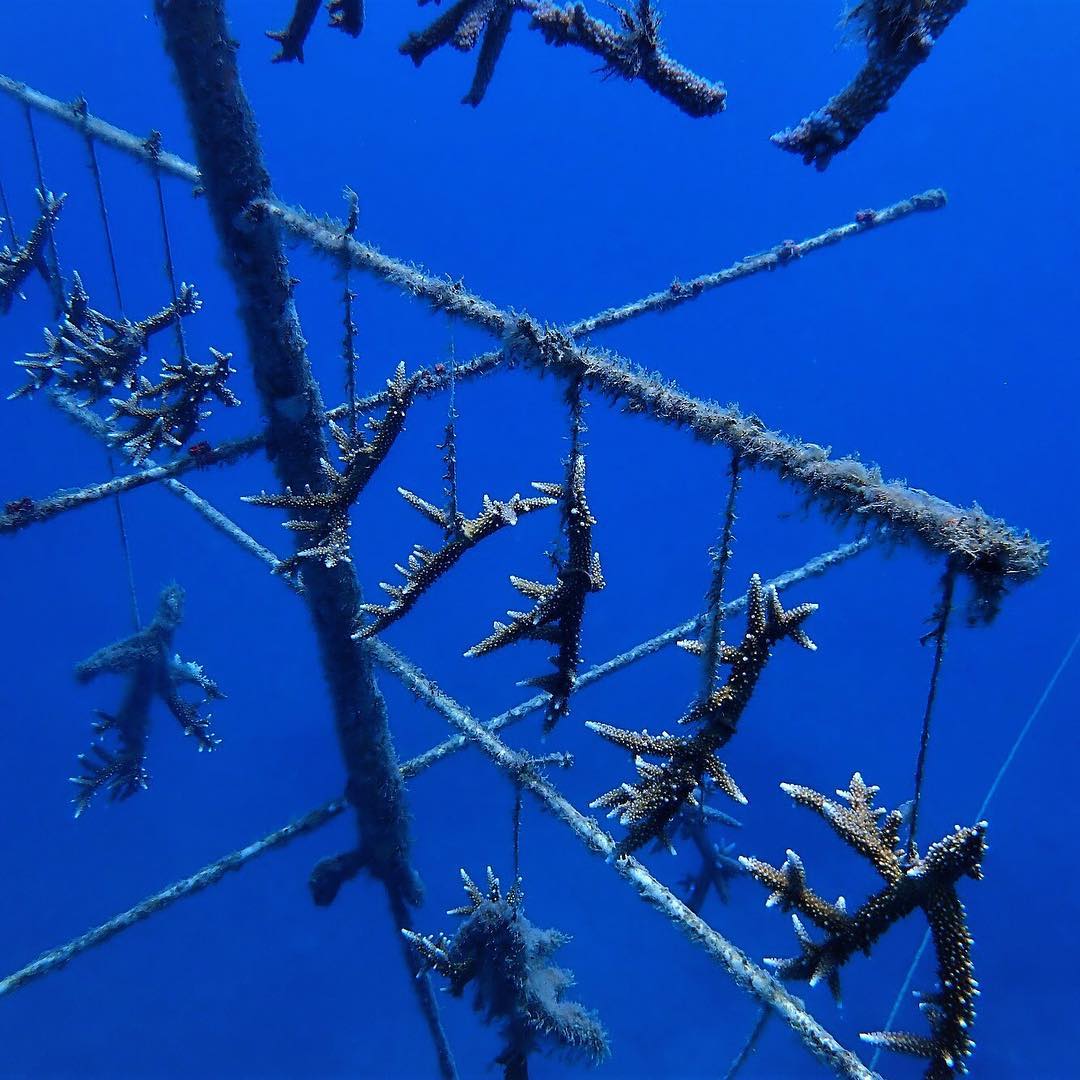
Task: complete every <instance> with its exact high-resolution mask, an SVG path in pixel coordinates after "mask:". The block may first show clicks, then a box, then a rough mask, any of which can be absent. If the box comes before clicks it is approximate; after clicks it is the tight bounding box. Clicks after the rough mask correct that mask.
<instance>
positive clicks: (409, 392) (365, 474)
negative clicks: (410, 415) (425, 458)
mask: <svg viewBox="0 0 1080 1080" xmlns="http://www.w3.org/2000/svg"><path fill="white" fill-rule="evenodd" d="M416 385H417V383H416V378H415V377H412V378H410V377H407V376H406V374H405V363H404V361H402V363H400V364H399V365H398V367H397V370H396V371H395V372H394V377H393V378H392V379H387V381H386V386H387V389H388V391H389V394H390V397H389V401H388V402H387V405H386V410H385V411H384V413H383V415H382V416H380V417H373V418H372V419H371V420H369V421H368V425H367V426H368V431H369V432H370V435H365V434H364V433H363V432H362V431H360V432H350V431H346V430H345V428H343V427H341V425H340V424H337V423H335V422H334V421H333V420H331V421H329V424H330V433H331V434H332V435H333V437H334V441H335V442H336V443H337V446H338V452H339V454H340V456H341V463H342V468H341V469H337V468H335V467H334V466H333V465H332V464H331V463H330V462H329V461H327V460H326V459H325V458H323V459H322V460H321V462H320V465H321V468H322V473H323V477H322V480H323V484H322V486H321V487H320V488H319V489H313V488H312V486H311V485H310V484H308V485H307V486H306V487H305V489H304V491H303V493H297V492H294V491H293V490H292V489H291V488H288V487H287V488H286V489H285V492H284V493H283V494H281V495H273V494H267V493H266V492H265V491H264V492H262V494H260V495H248V496H245V497H244V502H249V503H252V504H253V505H254V506H268V507H275V508H278V509H282V510H292V511H295V512H296V513H297V514H298V515H303V516H297V517H294V518H293V519H292V520H291V521H287V522H285V527H286V528H287V529H292V530H293V531H294V532H299V533H304V534H307V535H308V539H307V540H306V542H305V543H303V544H302V545H300V546H299V550H298V551H297V552H296V553H295V554H293V555H291V556H289V558H287V559H282V560H281V562H280V563H279V564H278V566H277V572H278V573H284V574H287V573H291V572H292V571H294V570H296V569H297V568H298V567H299V566H300V565H301V564H302V563H303V562H304V560H305V559H318V560H320V561H321V562H322V563H323V565H324V566H326V567H327V568H328V569H331V568H333V567H335V566H337V565H339V564H340V563H348V562H350V561H351V557H350V554H349V548H350V544H351V539H350V534H349V530H350V528H351V522H350V520H349V510H350V508H351V507H352V505H353V503H355V502H356V500H357V499H358V498H359V497H360V495H361V493H362V492H363V490H364V488H365V487H367V485H368V482H369V481H370V480H371V478H372V477H373V476H374V475H375V471H376V470H377V469H378V467H379V466H380V465H381V464H382V463H383V461H384V460H385V458H386V455H387V454H389V453H390V450H391V449H392V448H393V445H394V442H395V441H396V440H397V437H398V436H399V435H400V434H401V432H402V431H403V430H404V427H405V415H406V413H407V412H408V410H409V407H410V405H412V403H413V400H414V398H415V396H416Z"/></svg>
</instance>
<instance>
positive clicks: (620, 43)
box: [532, 0, 727, 118]
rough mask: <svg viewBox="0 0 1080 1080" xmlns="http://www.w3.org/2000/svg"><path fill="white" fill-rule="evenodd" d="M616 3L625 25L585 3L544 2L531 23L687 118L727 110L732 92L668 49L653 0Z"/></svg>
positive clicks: (550, 40) (554, 41) (549, 39)
mask: <svg viewBox="0 0 1080 1080" xmlns="http://www.w3.org/2000/svg"><path fill="white" fill-rule="evenodd" d="M610 6H612V7H614V9H615V12H616V14H617V15H618V18H619V23H620V28H619V29H616V28H615V27H613V26H610V25H609V24H608V23H604V22H601V21H600V20H598V19H594V18H592V17H591V16H590V15H589V14H588V12H586V10H585V5H584V4H582V3H569V4H567V5H566V6H565V7H559V6H558V5H557V4H551V3H541V4H539V5H537V6H536V7H535V8H534V9H533V12H532V25H533V26H534V27H536V28H537V29H539V30H540V31H541V32H542V33H543V35H544V40H545V41H547V42H548V44H549V45H577V46H579V47H581V48H583V49H585V50H586V51H587V52H590V53H592V54H593V55H594V56H598V57H600V59H601V60H603V61H604V67H603V69H602V70H603V72H604V74H605V75H617V76H619V77H620V78H623V79H627V80H634V79H640V80H641V81H642V82H643V83H644V84H645V85H646V86H647V87H648V88H649V89H650V90H652V91H654V92H655V93H657V94H659V95H660V96H661V97H665V98H667V99H668V101H670V102H671V103H672V104H673V105H675V106H677V107H678V108H679V109H681V110H682V111H683V112H684V113H686V114H687V116H692V117H698V118H700V117H705V116H714V115H716V114H717V113H719V112H723V111H724V107H725V103H726V101H727V91H726V90H725V89H724V86H723V84H722V83H713V82H709V80H707V79H703V78H702V77H701V76H700V75H695V74H694V72H692V71H690V70H688V69H687V68H685V67H683V66H682V64H680V63H678V62H677V61H675V60H673V59H672V58H671V57H670V56H668V55H667V53H665V52H664V46H663V41H662V40H661V38H660V22H661V19H660V15H659V13H658V12H657V11H656V9H655V8H654V7H653V6H652V3H651V2H650V0H633V3H632V4H628V5H627V6H626V7H615V5H613V4H612V5H610Z"/></svg>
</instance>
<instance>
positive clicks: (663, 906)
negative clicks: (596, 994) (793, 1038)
mask: <svg viewBox="0 0 1080 1080" xmlns="http://www.w3.org/2000/svg"><path fill="white" fill-rule="evenodd" d="M370 648H371V650H372V655H373V656H374V657H375V659H376V660H378V662H379V664H380V665H382V666H383V667H384V668H386V669H387V670H388V671H390V672H392V673H393V674H394V675H396V676H397V677H398V679H400V680H401V682H402V683H403V684H404V685H405V686H406V687H407V688H408V689H409V690H411V691H412V692H413V693H414V694H416V695H417V696H418V697H420V698H422V699H423V700H424V701H425V702H426V703H427V704H428V705H429V706H430V707H431V708H432V709H434V710H435V711H436V712H438V713H440V714H441V715H442V716H444V717H445V718H446V719H447V720H449V721H450V723H451V724H452V725H453V726H454V727H455V728H457V730H458V731H459V732H460V733H461V734H462V735H463V736H465V738H467V739H468V740H469V741H470V742H473V743H475V744H476V746H478V747H479V748H480V749H481V750H482V751H483V752H484V753H485V754H487V756H488V757H489V758H491V760H492V761H493V762H495V764H496V765H498V767H499V768H500V769H501V770H502V771H503V772H505V773H507V775H509V776H510V777H511V778H512V779H513V780H514V781H515V783H519V784H520V785H521V786H522V788H524V789H526V790H528V791H530V792H531V793H532V794H533V795H534V796H535V797H536V798H537V799H538V800H539V801H540V802H541V803H542V804H543V805H544V807H545V808H546V809H547V810H548V811H549V812H550V813H551V814H552V815H553V816H554V817H556V818H558V820H559V821H561V822H562V823H563V824H564V825H566V826H568V827H569V828H570V830H571V831H572V832H573V833H574V835H575V836H577V838H578V839H579V840H580V841H581V842H582V843H583V844H584V845H585V847H586V848H587V849H588V850H589V851H591V852H593V853H594V854H596V855H599V856H601V857H602V858H603V859H604V860H605V861H606V862H607V864H608V865H609V866H611V867H612V869H613V870H615V872H616V873H617V874H618V875H619V876H620V877H622V878H623V879H624V880H626V881H628V882H629V883H630V884H631V885H633V887H634V888H635V890H636V891H637V893H638V895H640V896H641V898H642V899H643V900H645V901H646V903H648V904H649V905H650V906H652V907H654V908H656V909H657V910H658V911H660V912H661V913H662V914H663V915H665V916H666V917H667V918H668V919H670V920H671V922H673V923H674V924H675V925H676V926H677V927H678V928H679V929H680V930H681V931H682V932H683V933H684V934H685V935H686V936H687V937H688V938H689V939H690V940H691V941H692V942H693V943H694V944H695V945H698V946H699V947H701V948H703V949H704V950H705V952H706V953H707V954H708V955H709V957H711V958H712V959H713V960H715V961H716V962H717V963H718V964H720V966H721V967H722V968H723V969H724V971H725V972H727V974H728V975H729V976H730V977H731V978H732V979H733V980H734V982H735V984H736V985H737V986H738V987H739V988H740V989H742V990H745V991H746V992H747V993H749V994H751V995H753V996H754V997H755V998H757V999H758V1000H759V1001H761V1002H763V1003H766V1004H768V1005H769V1006H770V1007H771V1008H772V1009H773V1010H775V1012H776V1014H777V1015H778V1016H779V1017H780V1018H781V1019H782V1020H783V1021H784V1022H785V1023H786V1024H787V1025H788V1026H789V1027H790V1028H791V1029H792V1030H793V1031H794V1032H795V1034H796V1035H797V1036H798V1037H799V1039H800V1040H801V1041H802V1043H803V1045H804V1046H806V1047H807V1049H808V1050H810V1051H811V1052H812V1053H813V1054H814V1055H815V1056H816V1057H818V1058H820V1059H821V1060H822V1061H824V1062H826V1063H827V1064H828V1065H829V1066H830V1067H831V1068H832V1069H833V1070H834V1071H835V1072H836V1073H837V1075H839V1076H845V1077H850V1078H852V1080H871V1078H873V1077H876V1075H877V1074H876V1073H874V1072H872V1071H871V1070H870V1069H868V1068H867V1067H866V1066H865V1065H863V1064H862V1062H861V1061H859V1059H858V1058H857V1057H856V1056H855V1055H854V1054H853V1053H852V1052H851V1051H850V1050H846V1049H845V1048H844V1047H842V1046H841V1045H840V1044H839V1043H838V1042H837V1041H836V1039H834V1038H833V1036H832V1035H830V1034H829V1032H828V1031H826V1030H825V1029H824V1028H823V1027H822V1026H821V1025H820V1024H819V1023H818V1022H817V1020H815V1019H814V1018H813V1017H812V1016H811V1015H810V1014H809V1013H808V1012H807V1011H806V1009H805V1008H804V1007H803V1005H802V1003H801V1002H800V1001H799V1000H798V999H797V998H795V997H793V996H792V995H791V994H790V993H788V991H787V990H786V989H785V988H784V986H783V984H782V983H780V982H779V981H778V980H777V979H775V978H774V977H773V976H771V975H770V974H769V973H768V972H767V971H765V970H764V969H762V968H759V967H758V966H757V965H756V964H754V963H753V961H751V960H750V959H749V957H747V956H746V954H745V953H743V951H742V950H741V949H739V948H738V947H737V946H735V945H733V944H732V943H731V942H730V941H728V940H727V939H726V938H725V937H723V935H721V934H719V933H718V932H717V931H716V930H714V929H713V928H712V927H711V926H709V925H708V923H706V922H705V921H704V919H702V918H701V917H700V916H698V915H696V914H695V913H694V912H693V911H691V910H690V909H689V908H688V907H687V906H686V905H685V904H684V903H682V901H680V900H679V899H678V897H676V896H675V894H674V893H672V892H671V891H670V890H669V889H668V888H667V887H666V886H664V885H662V884H661V883H660V882H659V881H657V880H656V878H654V877H653V876H652V874H650V873H649V871H648V870H646V869H645V867H644V866H642V864H641V863H639V862H638V861H637V860H636V859H634V858H633V857H632V856H626V855H620V853H619V850H618V845H617V844H616V843H615V841H614V840H613V839H612V838H611V837H610V836H609V835H608V834H607V833H606V832H604V830H603V829H602V828H600V826H599V825H598V824H597V823H596V822H595V821H594V820H593V819H592V818H587V817H586V816H585V815H584V814H582V813H581V812H580V811H579V810H577V809H576V808H575V807H574V806H573V805H572V804H571V803H570V802H569V801H568V800H567V799H566V798H565V797H564V796H563V795H561V794H560V793H559V792H558V790H557V789H556V788H555V787H554V786H553V785H552V784H551V783H549V782H548V781H547V780H546V779H545V778H544V777H543V776H542V775H540V773H539V771H538V770H536V769H535V768H533V767H532V765H531V763H530V759H529V758H527V757H525V756H524V755H522V754H519V753H516V752H515V751H513V750H511V749H510V748H509V747H508V746H507V745H506V744H505V743H503V742H502V741H500V740H499V738H498V737H497V736H496V735H495V734H494V733H493V732H492V731H491V730H490V728H489V727H487V726H486V725H484V724H481V723H480V722H479V721H478V720H476V719H475V718H474V717H473V716H471V715H470V714H469V713H468V712H467V711H466V710H465V709H464V708H462V706H460V705H459V704H458V703H457V702H456V701H454V700H453V699H452V698H451V697H450V696H449V695H448V694H446V693H445V692H443V691H442V690H440V689H439V688H438V687H437V686H436V685H435V684H434V683H433V682H431V680H430V679H428V678H427V677H426V676H425V675H424V674H423V673H422V672H420V671H419V670H418V669H417V668H415V667H414V666H413V665H412V664H411V663H410V662H409V661H408V660H406V659H405V658H404V657H402V656H400V655H399V654H398V653H396V652H395V651H394V650H393V649H391V648H390V646H388V645H386V644H385V643H384V642H381V641H378V640H376V641H372V642H371V643H370Z"/></svg>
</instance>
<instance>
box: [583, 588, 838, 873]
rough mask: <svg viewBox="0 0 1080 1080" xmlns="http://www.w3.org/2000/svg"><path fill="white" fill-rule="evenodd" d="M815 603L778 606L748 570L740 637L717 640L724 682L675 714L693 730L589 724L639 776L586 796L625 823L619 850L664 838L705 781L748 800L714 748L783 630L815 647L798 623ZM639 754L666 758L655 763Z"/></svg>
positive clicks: (695, 645) (724, 738)
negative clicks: (653, 731) (625, 754)
mask: <svg viewBox="0 0 1080 1080" xmlns="http://www.w3.org/2000/svg"><path fill="white" fill-rule="evenodd" d="M816 609H817V605H816V604H800V605H799V606H798V607H795V608H792V609H791V610H790V611H784V609H783V607H782V606H781V604H780V598H779V597H778V596H777V594H776V590H775V589H773V588H771V587H770V588H769V589H768V590H766V589H763V588H762V585H761V579H760V578H759V577H758V576H757V574H755V575H754V576H753V577H752V578H751V579H750V590H749V593H748V599H747V609H746V633H745V634H744V635H743V640H742V642H741V644H739V645H738V646H737V647H735V646H731V645H725V644H721V646H720V653H719V657H720V662H721V663H723V664H726V665H728V666H729V667H730V669H731V671H730V673H729V674H728V677H727V680H726V682H725V683H724V684H723V685H722V686H720V687H717V688H716V689H714V690H712V691H711V692H710V693H709V694H708V695H707V696H700V697H698V698H696V699H695V700H694V702H693V703H692V704H691V705H690V707H689V709H688V710H687V711H686V713H685V714H684V715H683V717H682V718H681V720H680V721H679V723H681V724H699V725H700V727H699V728H698V730H697V731H695V733H694V734H693V735H670V734H668V732H666V731H665V732H662V733H661V734H659V735H650V734H649V732H648V731H647V730H646V731H642V732H636V731H626V730H623V729H622V728H616V727H612V726H610V725H609V724H598V723H590V724H589V725H588V726H589V727H590V728H592V730H593V731H595V732H596V733H597V734H598V735H601V736H602V737H603V738H605V739H607V740H608V741H609V742H612V743H614V744H615V745H616V746H620V747H622V748H623V749H624V750H629V751H630V753H631V754H633V755H634V764H635V765H636V766H637V771H638V775H639V776H640V779H639V780H638V781H637V782H636V783H634V784H629V783H624V784H620V785H619V786H618V787H616V788H613V789H612V790H611V791H608V792H605V794H603V795H601V796H600V797H599V798H598V799H596V800H594V801H593V803H592V806H594V807H598V808H602V809H605V810H608V811H609V816H610V817H618V819H619V821H620V822H621V823H622V824H623V825H626V826H628V828H629V832H628V833H627V835H626V836H625V837H624V839H623V840H622V841H621V842H620V844H619V850H620V852H621V853H623V854H628V853H630V852H633V851H636V850H637V849H638V848H640V847H641V846H642V845H643V844H645V843H647V842H649V841H650V840H657V841H661V842H663V843H666V844H670V839H671V826H672V823H673V822H674V821H675V819H676V816H677V815H678V814H679V812H680V811H681V809H682V808H683V807H684V806H686V805H687V804H689V805H690V806H691V807H694V806H697V805H698V799H697V797H696V795H695V791H696V790H697V789H699V788H700V787H701V786H702V784H704V783H705V782H706V781H711V782H712V783H713V784H714V785H715V786H716V787H717V788H719V789H720V790H721V791H722V792H724V794H725V795H727V796H728V797H729V798H732V799H734V800H735V801H736V802H740V803H745V802H746V801H747V800H746V796H745V795H743V793H742V792H741V791H740V790H739V787H738V785H737V784H736V783H735V781H734V780H733V779H732V778H731V775H730V774H729V773H728V770H727V766H726V765H725V764H724V762H723V761H721V760H720V758H719V757H718V755H717V751H718V750H720V749H721V748H722V747H723V746H724V745H726V743H727V742H728V740H729V739H730V738H731V737H732V735H734V734H735V730H736V727H737V726H738V722H739V719H740V717H741V716H742V714H743V711H744V710H745V708H746V706H747V705H748V704H749V702H750V697H751V695H752V694H753V692H754V688H755V687H756V686H757V682H758V679H759V678H760V677H761V673H762V672H763V671H764V669H765V665H766V664H767V663H768V661H769V657H770V656H771V654H772V647H773V645H775V644H776V643H777V642H778V641H780V640H782V639H783V638H787V637H789V638H791V639H792V640H793V641H794V642H795V643H796V644H798V645H801V646H802V647H803V648H806V649H814V648H815V646H814V643H813V642H812V641H811V640H810V639H809V638H808V637H807V636H806V633H805V632H804V631H803V629H802V623H803V622H804V621H805V620H806V619H807V618H808V617H809V616H810V614H811V613H812V612H814V611H815V610H816ZM680 644H681V645H683V646H684V647H685V648H686V649H687V650H688V651H690V652H692V653H694V654H696V655H700V653H701V652H702V651H703V650H704V646H702V645H701V644H700V643H699V642H680ZM643 755H647V756H649V757H660V758H666V759H667V760H665V761H664V762H662V763H661V764H659V765H655V764H653V763H652V762H649V761H646V760H645V758H644V756H643Z"/></svg>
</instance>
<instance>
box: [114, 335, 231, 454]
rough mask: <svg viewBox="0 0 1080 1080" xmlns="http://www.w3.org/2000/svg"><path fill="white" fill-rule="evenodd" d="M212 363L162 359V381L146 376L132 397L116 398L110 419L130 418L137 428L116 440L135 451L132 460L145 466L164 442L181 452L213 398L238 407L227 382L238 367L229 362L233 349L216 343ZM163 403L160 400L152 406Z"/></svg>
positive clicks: (127, 430)
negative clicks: (219, 347) (221, 348)
mask: <svg viewBox="0 0 1080 1080" xmlns="http://www.w3.org/2000/svg"><path fill="white" fill-rule="evenodd" d="M210 354H211V357H212V362H211V363H209V364H196V363H194V362H192V361H190V360H187V361H184V360H182V361H180V363H177V364H170V363H169V362H168V361H162V365H161V366H162V376H161V381H160V382H157V383H152V382H151V381H150V380H149V379H147V378H146V377H143V378H142V380H141V382H140V384H139V386H138V387H137V388H136V389H135V390H133V391H132V394H131V397H130V398H128V400H127V401H121V400H120V399H118V398H112V399H111V404H112V406H113V409H114V411H113V414H112V416H110V417H109V420H110V421H116V420H127V421H130V422H131V426H130V427H128V428H126V429H123V430H120V431H117V432H116V434H115V435H114V436H113V438H112V441H113V442H114V443H116V444H120V445H123V446H125V447H127V449H128V450H129V451H131V459H132V461H134V462H135V464H136V465H141V464H142V463H143V462H144V461H145V460H146V459H147V458H148V457H149V456H150V455H151V454H152V453H154V452H155V451H156V450H157V449H158V448H159V447H161V446H168V447H170V448H171V449H173V450H179V449H180V447H182V446H183V445H184V443H186V442H187V441H188V439H190V438H191V437H192V435H194V434H195V432H197V431H199V430H200V428H201V426H202V421H203V420H205V419H206V418H207V417H208V416H210V411H209V410H208V409H205V408H204V407H205V406H206V405H207V404H208V400H209V399H210V398H211V397H214V398H217V400H218V401H220V402H221V404H222V405H224V406H225V407H226V408H230V409H231V408H236V407H237V406H238V405H239V404H240V399H239V398H238V397H237V396H236V395H235V394H234V393H233V392H232V390H230V389H229V387H228V386H226V385H225V384H226V382H227V381H228V378H229V376H230V375H235V374H236V369H235V368H233V367H230V366H229V363H230V361H231V360H232V353H223V352H219V351H218V350H217V349H215V348H213V347H211V349H210ZM154 400H157V401H158V404H149V405H148V404H146V403H147V402H153V401H154Z"/></svg>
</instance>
